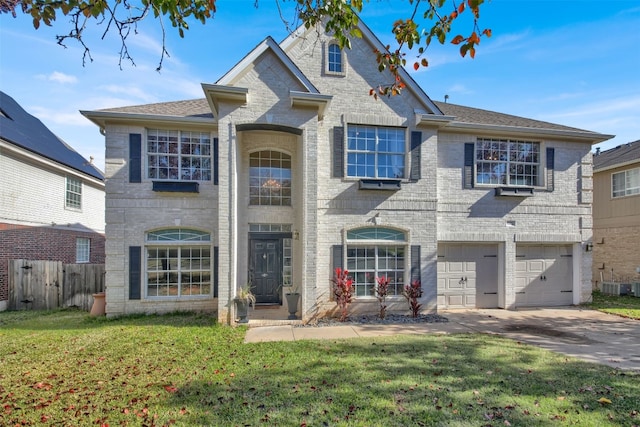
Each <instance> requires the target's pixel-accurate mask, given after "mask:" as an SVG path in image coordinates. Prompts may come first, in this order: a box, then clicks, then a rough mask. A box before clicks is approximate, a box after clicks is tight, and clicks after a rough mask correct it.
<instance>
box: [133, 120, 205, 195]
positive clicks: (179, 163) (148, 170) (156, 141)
mask: <svg viewBox="0 0 640 427" xmlns="http://www.w3.org/2000/svg"><path fill="white" fill-rule="evenodd" d="M194 141H196V142H194ZM198 141H201V142H198ZM207 142H208V143H207ZM190 145H193V148H191V147H190ZM144 153H145V161H144V164H145V177H146V179H149V180H153V181H181V182H195V181H202V182H209V181H211V180H212V177H213V138H212V136H211V133H210V132H201V131H188V130H176V129H147V130H146V139H145V146H144ZM197 164H199V166H198V165H197ZM164 170H166V172H167V174H166V176H164V174H163V173H162V172H163V171H164ZM173 171H175V173H176V174H175V175H173V176H172V175H171V173H172V172H173ZM198 173H199V174H198ZM194 176H195V178H194Z"/></svg>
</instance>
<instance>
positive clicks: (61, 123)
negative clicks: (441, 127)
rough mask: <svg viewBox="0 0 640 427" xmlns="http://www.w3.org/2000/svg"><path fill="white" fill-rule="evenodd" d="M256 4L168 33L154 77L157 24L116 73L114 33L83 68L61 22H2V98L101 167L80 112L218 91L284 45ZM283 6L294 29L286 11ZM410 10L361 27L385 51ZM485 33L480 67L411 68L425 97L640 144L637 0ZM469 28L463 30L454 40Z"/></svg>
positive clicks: (229, 5)
mask: <svg viewBox="0 0 640 427" xmlns="http://www.w3.org/2000/svg"><path fill="white" fill-rule="evenodd" d="M253 5H254V0H217V7H218V12H217V13H216V15H215V17H214V19H213V20H212V21H209V22H207V23H206V25H204V26H203V25H201V24H200V23H197V22H194V23H193V24H192V27H191V29H190V30H189V31H187V32H186V36H185V38H183V39H181V38H180V37H178V35H177V32H176V31H174V30H173V28H171V27H170V25H169V24H167V27H168V28H167V29H168V39H167V47H168V50H169V53H170V55H171V56H170V57H169V58H166V59H165V61H164V64H163V68H162V71H161V72H159V73H158V72H156V71H155V69H156V67H157V65H158V61H159V59H160V30H159V27H158V22H157V21H154V20H151V19H150V20H148V22H147V23H145V24H144V25H143V26H141V28H140V29H139V34H138V35H135V36H132V37H131V38H130V39H129V42H128V44H129V50H130V53H131V54H132V56H133V57H134V60H135V62H136V65H135V66H131V65H130V64H129V63H127V62H123V67H122V70H121V69H120V68H119V67H118V52H119V48H120V46H119V43H118V42H117V40H116V38H115V37H114V36H113V35H107V37H106V39H105V40H100V36H101V35H102V31H103V27H97V26H95V25H93V26H91V27H90V33H89V34H88V37H87V43H88V44H89V47H90V48H91V54H92V56H93V59H94V60H93V62H88V63H87V64H86V65H85V66H83V65H82V49H81V47H80V46H79V45H78V44H77V43H73V42H69V43H68V48H67V49H65V48H62V47H60V46H58V45H57V44H56V41H55V35H56V34H58V33H63V32H65V30H67V27H65V26H63V25H62V24H64V23H65V22H66V21H65V18H64V17H61V18H59V19H58V22H57V23H55V24H54V27H53V28H46V27H41V28H40V29H39V30H37V31H36V30H35V29H34V28H33V26H32V25H31V21H30V19H28V17H25V16H18V18H16V19H14V18H12V17H11V16H8V15H1V16H0V89H1V90H2V91H4V92H5V93H7V94H8V95H10V96H11V97H13V98H14V99H15V100H16V101H17V102H18V103H20V104H21V105H22V106H23V108H25V109H26V110H27V111H28V112H29V113H31V114H33V115H35V116H36V117H38V118H39V119H40V120H42V121H43V122H44V124H45V125H47V126H48V127H49V128H50V129H51V130H52V131H53V132H54V133H56V134H57V135H58V136H59V137H61V138H62V139H63V140H65V141H66V142H67V143H68V144H69V145H71V146H72V147H73V148H75V149H76V150H77V151H78V152H79V153H80V154H82V155H83V156H84V157H86V158H89V156H93V157H94V158H95V164H96V165H97V166H98V167H99V168H101V169H104V138H103V136H102V135H100V133H99V131H98V128H97V127H96V126H95V125H93V124H92V123H91V122H89V121H88V120H87V119H86V118H84V117H83V116H82V115H81V114H80V113H79V110H96V109H101V108H110V107H119V106H125V105H139V104H147V103H154V102H165V101H175V100H183V99H194V98H202V97H203V96H204V95H203V92H202V89H201V83H214V82H215V81H216V80H218V78H220V77H221V76H222V75H223V74H224V73H225V72H226V71H228V70H229V69H230V68H231V67H232V66H233V65H235V64H236V63H237V62H238V61H239V60H241V59H242V57H243V56H244V55H246V54H247V53H248V52H249V51H250V50H251V49H252V48H253V47H255V46H256V45H257V44H259V43H260V42H261V41H262V40H263V39H264V38H265V37H266V36H268V35H271V36H272V37H273V38H274V39H275V40H277V41H280V40H282V39H284V38H285V37H286V36H287V31H286V28H285V25H284V24H283V22H282V20H281V19H280V14H279V13H278V9H277V8H276V0H260V2H259V8H258V9H256V8H254V6H253ZM281 6H283V16H285V17H287V18H290V20H291V21H293V15H292V13H290V11H291V4H290V2H284V3H282V1H281ZM408 10H409V4H408V1H401V0H372V1H371V2H369V3H366V4H365V8H364V11H363V13H362V15H361V18H362V20H363V21H364V22H365V23H366V24H367V25H368V26H369V27H370V28H371V29H372V30H373V31H374V33H376V35H377V36H378V37H379V38H380V39H381V40H382V42H383V43H385V44H387V43H392V41H393V38H392V36H391V35H390V29H391V25H392V23H393V21H394V20H395V19H398V18H406V17H407V12H406V11H408ZM424 25H426V23H425V24H424ZM480 25H481V26H482V27H483V28H485V27H487V28H491V29H492V31H493V36H492V37H491V38H490V39H483V40H482V42H481V44H480V46H479V48H478V50H477V54H476V58H475V59H473V60H471V59H469V58H461V57H460V55H459V53H458V51H457V48H456V47H455V46H453V45H446V46H433V48H429V51H428V53H427V57H428V59H429V63H430V66H429V67H428V68H427V69H421V70H420V71H418V72H412V71H411V73H412V75H413V77H414V79H415V80H416V81H417V82H418V84H420V85H421V86H422V88H423V89H424V90H425V92H426V93H427V94H428V95H429V96H430V97H431V98H432V99H434V100H438V101H443V100H444V96H445V95H448V96H449V100H448V102H451V103H455V104H461V105H466V106H469V107H476V108H483V109H487V110H493V111H499V112H503V113H508V114H514V115H519V116H523V117H528V118H533V119H538V120H545V121H550V122H554V123H559V124H563V125H567V126H573V127H577V128H581V129H587V130H591V131H596V132H600V133H604V134H612V135H616V137H615V138H614V139H612V140H610V141H607V142H604V143H602V144H599V145H598V146H599V147H601V148H602V149H608V148H612V147H615V146H617V145H620V144H624V143H627V142H631V141H635V140H638V139H640V55H639V54H638V52H640V50H639V46H640V31H639V29H640V2H638V0H633V1H627V0H607V1H601V0H555V1H552V0H491V1H489V2H488V3H487V4H485V6H484V8H483V9H482V10H481V20H480ZM469 28H470V27H469V25H465V23H462V22H461V23H460V24H459V26H458V27H454V33H458V32H460V33H463V34H466V33H468V30H469ZM408 58H409V59H411V58H412V56H411V53H409V56H408ZM408 68H411V67H408Z"/></svg>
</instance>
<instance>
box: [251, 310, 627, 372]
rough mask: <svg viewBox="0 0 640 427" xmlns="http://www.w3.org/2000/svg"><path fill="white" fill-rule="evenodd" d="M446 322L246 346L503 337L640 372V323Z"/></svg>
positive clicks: (518, 313) (582, 318)
mask: <svg viewBox="0 0 640 427" xmlns="http://www.w3.org/2000/svg"><path fill="white" fill-rule="evenodd" d="M438 313H439V314H441V315H442V316H445V317H447V318H448V319H449V322H447V323H423V324H408V325H406V324H405V325H373V324H372V325H356V324H347V325H340V326H330V327H318V328H314V327H307V328H300V327H293V326H291V325H285V326H261V327H251V328H250V329H249V330H248V331H247V335H246V338H245V342H260V341H295V340H301V339H342V338H355V337H376V336H385V335H396V334H425V333H436V334H453V333H473V332H477V333H486V334H498V335H502V336H505V337H508V338H511V339H513V340H517V341H522V342H526V343H528V344H533V345H536V346H539V347H542V348H545V349H547V350H551V351H554V352H557V353H562V354H566V355H569V356H574V357H577V358H579V359H583V360H586V361H589V362H595V363H600V364H605V365H609V366H612V367H616V368H621V369H630V370H637V371H640V321H638V320H630V319H625V318H622V317H618V316H613V315H609V314H604V313H600V312H598V311H595V310H585V309H581V308H578V307H557V308H532V309H518V310H515V311H511V310H500V309H477V310H447V311H439V312H438Z"/></svg>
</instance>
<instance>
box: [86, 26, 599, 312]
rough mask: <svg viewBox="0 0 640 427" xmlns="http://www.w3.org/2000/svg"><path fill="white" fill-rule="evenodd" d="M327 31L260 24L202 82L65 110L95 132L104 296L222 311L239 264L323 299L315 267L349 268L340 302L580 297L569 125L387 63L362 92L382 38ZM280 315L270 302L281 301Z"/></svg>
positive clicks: (116, 305) (305, 306) (167, 307)
mask: <svg viewBox="0 0 640 427" xmlns="http://www.w3.org/2000/svg"><path fill="white" fill-rule="evenodd" d="M359 28H360V30H361V31H362V33H363V38H362V39H354V40H352V43H353V46H352V48H351V49H349V50H340V48H339V47H338V45H337V44H336V42H335V40H334V39H333V38H332V37H331V36H330V35H327V34H325V33H324V32H323V30H322V29H319V28H311V29H309V30H304V29H300V30H298V32H296V33H295V34H293V35H291V36H290V37H288V38H287V39H285V40H284V41H283V42H282V43H280V44H278V43H276V42H275V41H274V40H273V39H272V38H270V37H268V38H266V39H265V40H264V41H263V42H262V43H260V44H259V45H258V46H257V47H256V48H255V49H254V50H252V51H251V52H249V54H248V55H247V56H245V57H244V58H243V59H242V60H241V61H240V62H239V63H238V64H237V65H235V66H234V67H233V68H232V69H231V70H229V71H228V72H227V73H226V74H225V75H224V76H222V77H221V78H220V79H219V80H218V81H217V82H216V83H215V84H202V88H203V91H204V95H205V98H204V99H195V100H188V101H178V102H166V103H159V104H151V105H140V106H132V107H123V108H112V109H106V110H99V111H84V112H82V113H83V114H84V115H85V116H86V117H87V118H89V119H90V120H91V121H93V122H94V123H95V124H97V125H98V126H99V127H100V128H101V130H102V131H103V132H105V135H106V153H107V159H106V189H107V226H106V234H107V236H108V237H107V251H106V252H107V261H106V271H107V278H106V282H107V285H106V286H107V314H108V315H118V314H123V313H134V312H163V311H172V310H209V311H213V312H217V316H218V318H219V320H220V321H221V322H231V321H233V319H234V313H233V311H234V307H233V303H232V301H233V298H234V295H235V294H236V289H237V287H238V286H241V285H243V284H245V283H247V282H248V281H251V283H252V286H253V288H254V292H255V293H256V296H257V300H258V308H260V307H261V305H273V306H275V307H279V306H280V304H285V305H286V303H284V302H283V291H287V290H288V288H287V285H289V284H293V285H294V286H295V287H297V289H299V290H300V292H301V294H302V295H301V299H300V301H301V302H300V308H299V313H300V314H301V316H302V318H303V320H305V321H307V320H311V319H313V318H315V317H319V316H324V315H327V314H330V313H332V312H334V311H335V307H336V304H335V302H333V300H332V293H331V282H330V280H331V278H332V276H333V271H334V269H335V268H336V267H343V268H347V269H348V270H349V272H350V274H351V276H352V277H353V278H354V281H355V294H356V298H355V301H354V303H353V304H352V305H351V307H350V310H351V312H352V313H358V312H377V310H378V302H377V300H376V299H375V297H374V296H373V294H372V291H373V289H374V287H375V284H376V281H375V280H376V277H380V276H388V277H390V278H391V286H390V294H391V296H390V297H388V299H387V303H388V305H389V310H391V311H402V312H407V310H408V308H407V304H406V301H405V300H404V298H403V297H402V296H401V292H402V288H403V286H404V285H405V284H408V283H410V282H411V281H413V280H420V281H421V284H422V288H423V290H424V293H423V296H422V298H421V303H422V305H423V309H424V310H425V311H434V310H436V309H438V308H462V307H502V308H508V309H513V308H515V307H519V306H540V305H542V306H552V305H569V304H578V303H581V302H583V301H586V300H588V298H589V297H590V295H591V253H590V252H586V251H585V247H586V244H587V242H590V241H591V201H592V173H591V167H592V163H591V162H592V160H591V152H590V150H591V146H592V144H594V143H598V142H601V141H604V140H607V139H609V138H610V137H611V136H609V135H602V134H598V133H594V132H590V131H586V130H581V129H576V128H571V127H567V126H562V125H557V124H552V123H546V122H541V121H537V120H530V119H526V118H521V117H515V116H510V115H506V114H500V113H495V112H491V111H484V110H479V109H474V108H468V107H463V106H458V105H452V104H445V103H439V102H434V101H432V100H431V99H430V98H429V97H428V96H427V95H426V94H425V93H424V92H423V90H422V89H421V88H420V87H419V86H418V85H417V84H416V83H415V82H414V81H413V80H412V78H411V77H410V76H409V75H408V73H407V72H406V71H405V70H401V75H402V77H403V78H404V80H405V81H406V82H407V88H406V89H405V90H404V91H403V93H402V95H401V96H395V97H388V98H387V97H382V98H379V99H378V100H375V99H374V98H373V97H372V96H370V95H369V89H370V88H372V87H377V86H378V85H379V84H384V83H385V82H389V81H390V80H391V79H392V77H391V75H390V74H388V73H386V72H383V73H379V72H378V67H377V64H376V62H375V55H374V54H372V51H373V50H374V49H380V50H383V49H384V47H383V45H382V44H381V42H380V41H379V40H378V39H377V38H376V37H375V36H374V35H373V34H372V33H371V31H370V30H369V28H368V27H366V25H364V24H363V23H362V22H361V23H360V24H359ZM280 313H281V315H282V319H286V317H287V311H286V310H285V309H284V308H281V309H280Z"/></svg>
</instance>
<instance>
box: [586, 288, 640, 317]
mask: <svg viewBox="0 0 640 427" xmlns="http://www.w3.org/2000/svg"><path fill="white" fill-rule="evenodd" d="M585 305H586V306H587V307H589V308H592V309H594V310H599V311H602V312H604V313H609V314H617V315H618V316H622V317H628V318H630V319H638V320H640V297H635V296H629V295H624V296H613V295H605V294H603V293H602V292H600V291H594V292H593V301H592V302H591V303H590V304H585Z"/></svg>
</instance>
